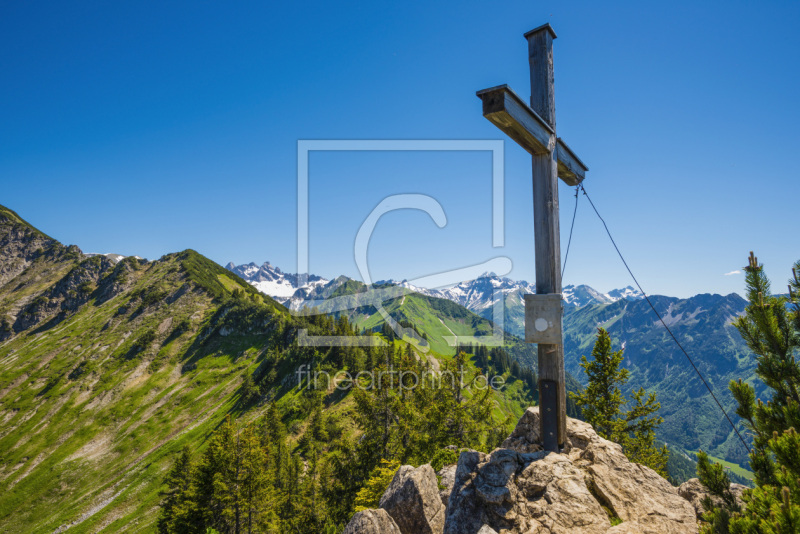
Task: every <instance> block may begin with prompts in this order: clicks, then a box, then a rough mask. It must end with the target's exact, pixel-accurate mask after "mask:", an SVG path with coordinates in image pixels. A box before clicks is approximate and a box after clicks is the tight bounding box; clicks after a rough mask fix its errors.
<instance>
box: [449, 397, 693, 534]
mask: <svg viewBox="0 0 800 534" xmlns="http://www.w3.org/2000/svg"><path fill="white" fill-rule="evenodd" d="M567 434H568V439H567V443H565V446H564V449H563V451H562V453H561V454H555V453H547V454H545V453H544V452H542V451H541V448H540V447H539V445H538V444H537V441H538V435H539V413H538V409H537V408H529V409H528V410H527V411H526V413H525V415H524V416H523V417H522V419H520V422H519V424H518V425H517V428H516V429H515V430H514V432H513V433H512V434H511V436H509V438H508V439H507V440H506V441H505V442H504V443H503V448H501V449H496V450H495V451H493V452H492V453H491V454H490V455H485V454H481V453H477V452H463V453H462V454H461V456H460V457H459V462H458V467H457V468H456V476H455V485H454V487H453V491H452V493H451V495H450V500H449V504H448V507H447V516H446V520H445V527H444V532H445V534H477V533H479V532H482V529H484V530H485V529H486V528H489V529H493V530H494V531H496V532H503V533H507V534H527V533H540V534H556V533H567V532H569V533H576V534H593V533H604V534H605V533H609V534H610V533H614V534H623V533H633V532H636V533H650V534H659V533H670V534H684V533H686V534H689V533H696V532H697V531H698V527H697V521H696V516H695V511H694V508H693V507H692V506H691V505H690V504H689V503H688V502H687V501H686V500H684V499H683V498H682V497H681V496H680V495H679V494H678V491H677V489H676V488H673V487H672V486H671V485H670V484H669V483H668V482H667V481H666V480H664V479H663V478H661V477H660V476H659V475H658V474H657V473H656V472H655V471H653V470H652V469H649V468H647V467H644V466H641V465H639V464H634V463H631V462H630V461H629V460H628V459H627V458H626V457H625V455H624V454H623V453H622V449H621V448H620V446H619V445H617V444H615V443H612V442H610V441H607V440H605V439H602V438H601V437H599V436H598V435H597V434H596V433H595V432H594V430H593V429H592V427H591V426H590V425H588V424H586V423H584V422H581V421H577V420H574V419H568V421H567ZM611 517H614V518H619V519H621V520H622V523H620V524H619V525H616V526H613V527H612V526H611V520H610V518H611ZM488 532H491V530H489V531H488Z"/></svg>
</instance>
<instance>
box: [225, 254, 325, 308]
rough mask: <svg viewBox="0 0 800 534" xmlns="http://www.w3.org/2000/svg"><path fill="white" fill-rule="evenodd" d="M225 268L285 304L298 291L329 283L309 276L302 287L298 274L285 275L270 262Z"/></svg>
mask: <svg viewBox="0 0 800 534" xmlns="http://www.w3.org/2000/svg"><path fill="white" fill-rule="evenodd" d="M225 268H226V269H228V270H229V271H231V272H233V273H235V274H237V275H239V276H240V277H242V278H243V279H244V280H246V281H247V282H249V283H250V284H251V285H253V286H254V287H255V288H256V289H258V290H259V291H261V292H262V293H264V294H266V295H269V296H270V297H272V298H274V299H275V300H277V301H278V302H281V303H284V304H285V303H286V302H288V301H289V300H291V298H292V297H293V296H294V295H295V293H297V292H298V291H301V290H305V291H306V292H309V291H311V290H313V289H314V288H316V287H319V286H324V285H325V284H327V283H328V282H329V281H328V280H326V279H324V278H322V277H321V276H316V275H309V276H308V278H307V280H305V282H306V283H305V284H303V285H302V286H301V285H300V280H301V277H300V276H299V275H298V274H294V273H284V272H283V271H281V270H280V268H279V267H276V266H273V265H272V264H271V263H270V262H268V261H267V262H264V263H263V264H261V265H258V264H256V263H253V262H251V263H248V264H245V265H236V264H234V263H233V262H230V263H228V265H226V266H225Z"/></svg>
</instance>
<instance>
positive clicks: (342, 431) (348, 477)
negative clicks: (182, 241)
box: [0, 208, 533, 533]
mask: <svg viewBox="0 0 800 534" xmlns="http://www.w3.org/2000/svg"><path fill="white" fill-rule="evenodd" d="M0 246H1V247H2V248H1V249H0V250H2V255H0V530H4V531H10V532H53V531H63V530H64V529H66V528H67V527H70V531H71V532H73V531H74V532H96V531H99V530H101V529H103V530H104V531H109V532H114V531H122V530H131V529H133V530H138V531H154V530H155V528H156V523H157V519H158V516H159V513H160V512H159V510H160V508H159V503H160V502H161V501H162V498H163V495H162V494H161V491H162V489H163V485H162V482H163V480H164V477H165V475H166V474H167V473H168V472H169V470H170V469H171V466H172V465H173V464H174V461H175V460H176V459H177V458H178V457H179V453H180V451H181V450H182V449H183V448H184V447H188V451H190V453H191V456H192V457H193V458H195V459H198V458H200V457H201V456H202V455H203V454H205V451H207V450H208V447H209V439H210V438H211V436H212V435H219V434H214V433H215V431H216V430H217V429H219V428H221V426H220V425H222V424H223V423H224V421H225V420H226V419H227V418H228V417H230V418H231V421H232V422H233V423H232V424H233V425H234V427H236V428H239V429H243V428H245V426H247V425H251V426H252V428H257V429H258V431H259V433H260V434H259V436H260V437H259V439H260V440H266V442H268V443H270V444H272V445H271V446H276V447H283V449H282V450H283V451H284V452H283V453H281V454H283V456H280V455H278V459H280V458H282V460H280V461H278V463H277V464H273V465H283V466H285V467H286V466H289V467H287V469H284V470H282V471H281V474H280V475H277V474H275V473H273V476H274V477H275V478H274V479H273V481H272V487H273V489H274V493H272V496H273V498H275V499H279V500H280V499H284V500H285V499H286V498H287V495H295V494H297V495H299V496H307V497H308V499H306V498H305V497H303V498H300V497H298V498H297V499H294V498H293V500H292V505H291V506H289V505H287V506H285V507H282V508H279V509H278V510H277V511H276V514H275V516H274V517H272V518H270V520H274V521H275V522H276V523H275V524H276V525H278V527H279V528H281V529H285V530H290V531H297V532H309V533H311V532H321V531H322V528H338V527H340V526H342V525H343V522H345V521H346V520H347V519H348V518H349V517H350V515H352V512H353V506H354V500H355V494H356V492H357V491H358V490H359V489H360V487H361V486H362V485H363V484H365V483H366V480H367V478H368V477H369V475H370V473H371V472H372V470H373V469H374V468H375V467H376V466H377V465H378V464H379V462H380V461H381V460H382V459H387V460H402V461H414V462H424V461H429V460H430V457H431V456H433V455H435V454H436V453H437V451H439V450H440V449H441V448H442V447H444V446H445V445H450V444H453V445H456V446H474V447H480V448H488V449H491V448H492V447H493V446H495V445H496V444H497V443H498V442H499V440H500V439H501V438H502V437H504V435H505V434H507V432H508V430H509V429H510V428H511V427H512V426H513V424H514V422H515V421H516V419H517V417H518V416H519V415H520V414H521V413H522V412H523V411H524V409H525V407H526V406H527V405H529V404H530V402H531V400H532V396H533V391H532V390H531V388H530V377H527V378H526V377H519V376H515V375H514V369H513V368H512V365H511V364H510V363H509V362H511V360H509V359H508V358H507V357H504V359H503V361H505V362H506V365H505V367H503V366H500V368H499V369H497V370H498V372H500V373H502V375H503V377H504V380H505V382H506V383H507V385H506V386H503V388H502V389H501V390H497V391H495V390H492V389H487V390H481V391H483V393H473V392H472V391H471V390H469V389H468V388H465V387H463V386H462V385H460V384H458V383H456V384H446V383H445V384H444V385H442V384H439V385H432V384H429V383H425V387H420V388H416V389H414V390H409V389H408V388H404V387H402V385H401V384H400V383H398V382H396V381H395V382H393V383H391V384H389V385H387V387H385V388H383V389H380V390H375V389H369V388H365V389H360V388H351V389H342V388H336V387H335V386H336V385H337V383H338V382H337V381H338V380H339V379H338V378H334V379H333V380H331V381H328V380H327V379H321V381H316V383H315V384H314V386H316V387H308V386H309V381H308V376H312V375H306V378H305V380H304V381H303V382H302V383H301V382H300V381H299V377H300V374H299V373H300V371H301V370H303V369H305V370H313V371H315V372H323V371H325V372H327V373H328V375H326V376H334V377H335V376H338V375H337V374H336V373H337V371H344V370H347V371H349V372H351V373H352V374H353V375H355V374H356V373H358V372H362V371H364V372H372V371H375V370H381V369H384V370H385V369H395V370H397V369H405V370H407V371H414V372H418V373H421V372H422V371H426V370H427V371H430V369H431V368H432V367H434V365H436V366H438V368H439V369H440V370H449V369H453V370H454V371H461V370H463V372H464V376H466V377H467V379H468V381H469V380H474V379H475V378H476V377H478V376H479V375H481V374H482V372H489V370H490V369H489V367H488V364H489V362H490V360H491V359H483V360H480V361H479V358H478V356H477V355H465V356H462V357H458V358H457V357H455V356H454V355H452V354H439V353H436V352H435V351H428V352H427V353H421V352H420V351H418V350H416V349H415V348H414V347H413V346H412V345H410V344H409V343H406V342H403V341H401V340H393V339H386V338H384V337H383V336H381V334H379V333H377V334H374V335H375V336H377V337H378V338H380V339H381V340H383V342H384V343H383V345H384V346H382V347H375V348H360V347H353V346H347V347H333V348H327V347H303V346H298V344H297V333H298V331H299V330H306V331H307V332H308V334H309V335H342V336H353V335H355V334H356V330H355V329H354V328H353V327H352V326H351V324H350V323H349V321H348V320H347V318H346V317H340V318H338V319H335V318H332V317H330V316H327V315H312V316H307V317H293V316H292V315H290V314H289V313H288V311H287V310H286V309H285V308H284V307H283V306H281V305H279V304H277V303H276V302H274V301H273V300H272V299H270V298H269V297H266V296H264V295H261V294H259V293H258V292H257V291H256V290H255V289H253V288H252V287H251V286H250V285H249V284H247V283H246V282H244V281H243V280H241V279H240V278H239V277H237V276H236V275H234V274H232V273H230V272H228V271H226V270H225V269H223V268H222V267H220V266H219V265H217V264H215V263H214V262H212V261H210V260H208V259H207V258H205V257H203V256H202V255H200V254H198V253H197V252H194V251H191V250H187V251H184V252H181V253H175V254H168V255H166V256H164V257H162V258H160V259H158V260H155V261H144V260H139V259H136V258H125V259H122V260H121V261H118V262H115V260H113V259H110V258H108V257H105V256H101V255H98V256H91V257H88V256H86V255H84V254H83V253H82V252H81V251H80V249H79V248H78V247H75V246H64V245H62V244H60V243H58V242H57V241H55V240H53V239H51V238H49V237H48V236H46V235H45V234H43V233H42V232H40V231H38V230H37V229H35V228H34V227H32V226H31V225H29V224H27V223H26V222H25V221H24V220H22V219H21V218H20V217H19V216H17V215H16V214H15V213H13V212H11V211H10V210H8V209H5V208H2V209H0ZM496 360H497V362H499V361H500V358H499V357H498V358H496ZM497 362H495V364H494V365H495V367H496V366H497ZM479 364H483V365H484V367H486V369H485V370H482V369H481V368H480V367H479ZM492 370H494V367H492ZM409 391H412V392H409ZM453 399H465V400H467V401H468V402H465V403H461V402H459V403H457V404H456V405H453V404H452V402H453ZM448 403H449V404H448ZM448 406H449V407H448ZM267 423H269V424H267ZM270 425H272V426H271V427H272V430H271V431H268V430H265V429H267V428H269V427H270ZM276 429H277V430H276ZM281 429H282V430H281ZM376 429H377V430H376ZM433 429H439V430H437V431H436V432H434V431H433ZM376 432H377V433H376ZM370 433H371V434H370ZM366 438H368V439H366ZM281 462H283V463H281ZM310 464H313V465H317V466H318V467H319V470H318V471H317V470H315V471H313V472H311V473H310V474H309V471H308V466H309V465H310ZM220 465H222V464H220ZM212 474H213V473H212ZM298 492H300V493H298ZM226 502H228V501H226ZM280 502H284V501H280ZM202 525H203V523H200V524H199V527H198V528H200V527H202ZM203 531H204V529H203Z"/></svg>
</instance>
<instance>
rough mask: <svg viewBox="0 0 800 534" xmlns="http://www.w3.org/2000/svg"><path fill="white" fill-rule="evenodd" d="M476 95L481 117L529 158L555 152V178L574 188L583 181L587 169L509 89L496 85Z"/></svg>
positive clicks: (543, 121) (542, 120) (536, 114)
mask: <svg viewBox="0 0 800 534" xmlns="http://www.w3.org/2000/svg"><path fill="white" fill-rule="evenodd" d="M476 94H477V95H478V98H480V99H481V101H482V102H483V116H484V117H486V118H487V119H489V121H490V122H491V123H492V124H494V125H495V126H497V127H498V128H500V130H502V131H503V133H505V134H506V135H508V136H509V137H510V138H511V139H513V140H514V141H516V142H517V143H518V144H519V145H520V146H521V147H522V148H524V149H525V150H527V151H528V152H529V153H530V154H531V155H533V156H542V155H545V154H549V153H551V152H553V150H555V151H556V157H557V159H558V177H559V178H561V179H562V180H563V181H564V183H566V184H567V185H571V186H575V185H578V184H579V183H581V182H582V181H583V180H584V178H586V171H588V170H589V168H588V167H587V166H586V165H585V164H584V163H583V162H582V161H581V160H580V159H579V158H578V156H576V155H575V153H574V152H573V151H572V150H571V149H570V148H569V147H568V146H567V144H566V143H565V142H564V141H563V140H562V139H561V138H560V137H558V138H557V137H556V135H555V132H554V131H553V128H551V127H550V125H549V124H547V122H546V121H545V120H544V119H542V118H541V117H540V116H539V114H538V113H536V112H535V111H534V110H533V109H531V107H530V106H528V105H527V104H526V103H525V102H524V101H523V100H522V99H521V98H520V97H519V95H517V93H515V92H514V91H513V90H511V88H510V87H509V86H508V85H498V86H497V87H491V88H489V89H484V90H482V91H478V92H477V93H476Z"/></svg>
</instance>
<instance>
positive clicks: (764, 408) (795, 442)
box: [698, 252, 800, 534]
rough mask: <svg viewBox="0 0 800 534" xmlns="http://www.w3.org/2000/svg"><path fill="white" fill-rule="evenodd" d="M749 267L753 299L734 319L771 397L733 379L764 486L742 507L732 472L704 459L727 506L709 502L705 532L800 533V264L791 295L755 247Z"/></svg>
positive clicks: (712, 486)
mask: <svg viewBox="0 0 800 534" xmlns="http://www.w3.org/2000/svg"><path fill="white" fill-rule="evenodd" d="M745 272H746V275H745V282H746V284H747V300H748V301H749V302H748V305H747V308H746V310H745V314H744V315H743V316H741V317H739V318H738V319H737V320H736V321H734V323H733V324H734V326H735V327H736V328H737V330H739V333H740V334H741V336H742V338H743V339H744V340H745V342H746V343H747V346H748V347H749V348H750V350H752V351H753V352H754V353H755V355H756V361H757V365H756V375H757V376H758V377H759V378H760V379H761V380H762V381H763V382H764V384H766V385H767V386H768V387H769V388H770V390H771V391H770V394H771V395H770V400H768V401H767V402H763V401H762V400H761V399H756V393H755V390H754V389H753V387H752V386H751V385H750V384H748V383H746V382H743V381H742V380H741V379H740V380H739V381H732V382H731V383H730V390H731V393H733V396H734V398H735V399H736V401H737V404H738V408H737V409H736V413H737V415H739V417H741V418H742V419H743V420H744V421H745V426H746V427H747V428H748V430H749V431H750V433H751V435H752V438H753V448H752V452H751V454H750V467H751V469H752V470H753V473H754V474H755V483H756V487H755V488H754V489H753V490H750V491H746V492H745V494H744V501H745V507H744V509H743V510H739V509H738V507H736V506H735V505H732V504H731V503H730V502H727V501H726V500H725V499H724V497H725V492H726V491H727V490H728V487H729V484H730V481H729V480H728V477H727V476H725V474H724V473H722V472H713V471H709V470H708V469H702V468H701V466H700V464H698V475H699V477H700V481H701V482H702V483H703V484H705V485H706V486H707V487H708V488H709V490H710V492H711V493H712V494H714V495H718V496H720V497H723V501H724V503H725V504H724V505H723V506H721V507H718V508H715V507H713V506H712V503H711V502H710V500H709V501H708V502H707V507H706V509H707V510H708V513H707V514H706V515H705V516H704V519H705V520H706V521H707V524H706V525H705V526H704V532H706V533H727V532H731V533H735V534H756V533H762V532H767V533H780V534H782V533H789V532H800V434H799V433H798V432H797V430H798V429H800V365H799V364H798V361H797V355H798V349H799V348H800V279H799V278H798V276H800V261H798V262H797V263H795V265H794V269H792V275H793V276H792V278H791V279H790V280H789V296H788V297H786V296H774V295H773V294H772V290H771V287H770V281H769V279H768V278H767V276H766V274H765V273H764V267H763V265H759V264H758V259H757V258H756V257H755V256H754V255H753V253H752V252H751V253H750V259H749V265H748V266H747V267H745Z"/></svg>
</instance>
